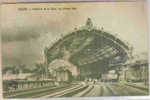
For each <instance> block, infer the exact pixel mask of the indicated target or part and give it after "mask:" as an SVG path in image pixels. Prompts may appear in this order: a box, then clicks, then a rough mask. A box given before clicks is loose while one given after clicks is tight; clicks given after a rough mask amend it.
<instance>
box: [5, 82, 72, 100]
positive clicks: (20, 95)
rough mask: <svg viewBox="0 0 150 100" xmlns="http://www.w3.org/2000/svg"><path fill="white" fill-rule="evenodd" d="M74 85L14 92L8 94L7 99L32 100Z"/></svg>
mask: <svg viewBox="0 0 150 100" xmlns="http://www.w3.org/2000/svg"><path fill="white" fill-rule="evenodd" d="M71 86H74V85H72V84H71V85H65V86H59V87H43V88H37V89H29V90H28V91H27V90H26V91H21V92H14V93H7V95H5V98H28V97H29V98H31V97H32V96H35V97H36V96H39V94H41V93H43V92H44V93H45V92H52V91H56V90H60V89H64V88H66V87H68V88H69V87H71Z"/></svg>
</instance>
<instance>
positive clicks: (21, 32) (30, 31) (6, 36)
mask: <svg viewBox="0 0 150 100" xmlns="http://www.w3.org/2000/svg"><path fill="white" fill-rule="evenodd" d="M14 30H15V31H12V32H8V31H2V42H12V41H28V40H31V39H37V38H39V37H40V33H39V32H38V30H37V29H35V28H23V29H20V28H16V29H14Z"/></svg>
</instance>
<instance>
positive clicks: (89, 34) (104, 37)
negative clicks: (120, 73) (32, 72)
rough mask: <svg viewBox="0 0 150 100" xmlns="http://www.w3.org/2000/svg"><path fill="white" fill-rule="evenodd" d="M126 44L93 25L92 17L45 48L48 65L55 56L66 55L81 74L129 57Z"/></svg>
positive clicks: (101, 71) (103, 69) (97, 70)
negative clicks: (82, 25)
mask: <svg viewBox="0 0 150 100" xmlns="http://www.w3.org/2000/svg"><path fill="white" fill-rule="evenodd" d="M128 52H129V47H128V45H126V44H125V43H124V42H123V41H121V40H120V39H119V38H117V37H115V36H114V35H112V34H111V33H107V32H104V31H103V28H102V29H96V28H94V27H93V24H92V22H91V19H88V20H87V23H86V25H85V27H83V28H80V29H75V30H74V31H73V32H72V33H69V34H68V35H66V36H64V37H63V38H61V39H59V40H58V41H57V42H56V43H55V44H53V45H52V46H51V47H49V48H48V49H47V52H46V57H47V58H46V59H47V62H48V64H49V63H51V62H52V61H53V60H55V59H63V58H68V59H67V60H68V61H69V62H71V63H72V64H74V65H76V66H77V67H78V68H79V69H80V71H81V73H82V72H83V73H84V74H88V75H89V74H91V73H93V75H94V74H97V75H98V73H103V72H106V71H108V70H109V65H110V64H118V63H124V62H125V61H126V60H127V59H128V58H129V54H128Z"/></svg>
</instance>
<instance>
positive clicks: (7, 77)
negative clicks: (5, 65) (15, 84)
mask: <svg viewBox="0 0 150 100" xmlns="http://www.w3.org/2000/svg"><path fill="white" fill-rule="evenodd" d="M31 75H32V73H22V71H21V70H20V71H19V73H18V74H13V72H12V71H11V70H9V71H7V72H6V74H4V75H3V80H16V79H27V78H28V77H29V76H31Z"/></svg>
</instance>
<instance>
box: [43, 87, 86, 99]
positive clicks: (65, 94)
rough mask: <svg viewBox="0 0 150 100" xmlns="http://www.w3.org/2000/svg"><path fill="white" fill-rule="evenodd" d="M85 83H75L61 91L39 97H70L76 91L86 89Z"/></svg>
mask: <svg viewBox="0 0 150 100" xmlns="http://www.w3.org/2000/svg"><path fill="white" fill-rule="evenodd" d="M87 87H88V86H87V85H77V86H74V87H71V88H67V89H64V90H62V91H58V92H55V93H52V94H49V95H45V96H42V97H41V98H56V97H70V96H72V95H74V94H75V93H76V92H80V91H82V90H84V89H86V88H87Z"/></svg>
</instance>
